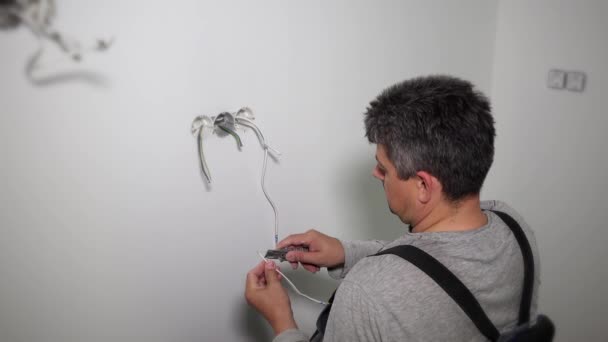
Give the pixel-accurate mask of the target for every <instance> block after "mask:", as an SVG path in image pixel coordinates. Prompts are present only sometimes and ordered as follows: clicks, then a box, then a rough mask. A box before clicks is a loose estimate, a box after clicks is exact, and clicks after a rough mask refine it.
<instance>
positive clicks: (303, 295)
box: [258, 251, 329, 305]
mask: <svg viewBox="0 0 608 342" xmlns="http://www.w3.org/2000/svg"><path fill="white" fill-rule="evenodd" d="M258 255H259V256H260V258H262V259H263V260H264V261H265V262H271V261H268V259H266V258H264V255H262V253H261V252H260V251H258ZM275 271H277V273H278V274H280V275H282V276H283V278H284V279H285V280H287V283H288V284H289V285H291V288H292V289H293V290H294V291H296V293H297V294H299V295H300V296H302V297H304V298H306V299H308V300H311V301H313V302H315V303H317V304H321V305H327V304H329V303H327V302H324V301H322V300H319V299H316V298H312V297H311V296H308V295H306V294H304V293H302V292H301V291H300V290H298V288H297V287H296V286H295V285H294V284H293V283H292V282H291V280H289V278H287V276H285V274H283V272H281V271H279V269H278V268H275Z"/></svg>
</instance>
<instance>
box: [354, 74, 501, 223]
mask: <svg viewBox="0 0 608 342" xmlns="http://www.w3.org/2000/svg"><path fill="white" fill-rule="evenodd" d="M365 129H366V136H367V138H368V139H369V141H370V142H372V143H376V144H378V153H377V158H378V159H381V158H383V155H384V156H385V157H386V160H385V161H384V164H383V163H379V164H383V165H384V167H385V168H386V167H389V166H391V167H394V172H395V173H396V174H395V177H396V179H395V180H393V179H388V178H386V179H385V177H382V178H381V177H380V176H382V175H381V173H382V171H388V170H378V169H376V170H374V175H375V176H376V177H378V178H380V179H382V180H383V182H385V183H386V182H388V181H391V182H392V184H385V191H387V198H388V200H389V206H390V207H391V210H392V211H393V212H394V213H396V214H397V215H399V216H400V217H401V218H402V220H403V219H404V218H403V217H402V215H400V213H401V211H400V209H399V208H396V207H398V206H401V205H405V206H407V205H408V203H395V201H406V202H407V201H410V200H414V198H409V199H408V198H404V197H402V196H403V195H405V194H396V195H395V198H391V197H390V194H389V192H391V191H393V190H392V189H387V185H395V183H397V180H398V181H400V183H399V184H400V185H401V186H406V185H407V184H409V185H412V186H414V185H415V184H414V183H416V182H415V181H416V180H422V181H424V180H425V177H429V178H428V180H429V181H433V182H435V183H437V184H435V187H434V189H435V190H437V189H440V190H441V191H440V192H441V194H442V195H443V197H444V199H445V200H446V201H447V202H450V203H453V204H457V203H458V202H459V201H460V200H462V199H465V198H467V197H470V196H472V195H478V194H479V192H480V191H481V187H482V185H483V182H484V180H485V177H486V175H487V174H488V171H489V169H490V166H491V165H492V161H493V158H494V137H495V135H496V133H495V130H494V119H493V118H492V115H491V112H490V103H489V101H488V99H487V98H486V97H485V96H484V95H483V94H481V93H480V92H478V91H476V90H474V89H473V85H472V84H471V83H469V82H467V81H463V80H461V79H458V78H455V77H449V76H428V77H419V78H414V79H411V80H407V81H404V82H401V83H398V84H396V85H394V86H392V87H389V88H388V89H386V90H384V91H383V92H382V93H381V94H380V95H379V96H378V97H377V98H376V99H375V100H374V101H372V102H371V103H370V106H369V108H368V109H367V112H366V113H365ZM379 161H380V160H379ZM385 164H389V165H388V166H387V165H385ZM377 168H378V167H377ZM386 176H390V175H388V174H387V175H386ZM408 182H410V183H408ZM422 185H431V184H422ZM416 188H417V187H412V188H410V189H409V190H408V189H406V188H404V190H403V191H405V192H411V193H412V196H414V195H413V194H414V192H416V191H414V190H415V189H416ZM410 190H411V191H410ZM427 190H429V189H427ZM416 194H417V195H419V193H418V192H416ZM423 197H424V196H423ZM391 201H393V203H391ZM411 204H413V203H411Z"/></svg>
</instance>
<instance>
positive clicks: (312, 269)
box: [302, 264, 320, 273]
mask: <svg viewBox="0 0 608 342" xmlns="http://www.w3.org/2000/svg"><path fill="white" fill-rule="evenodd" d="M302 267H304V269H305V270H307V271H308V272H312V273H317V272H319V269H320V268H319V267H317V266H315V265H310V264H302Z"/></svg>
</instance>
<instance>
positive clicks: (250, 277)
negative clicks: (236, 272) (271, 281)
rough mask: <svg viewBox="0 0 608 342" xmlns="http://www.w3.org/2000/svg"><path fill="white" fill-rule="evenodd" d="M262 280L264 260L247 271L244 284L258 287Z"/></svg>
mask: <svg viewBox="0 0 608 342" xmlns="http://www.w3.org/2000/svg"><path fill="white" fill-rule="evenodd" d="M263 280H264V261H262V262H260V263H259V264H257V265H256V266H255V267H254V268H252V269H251V270H250V271H249V272H248V273H247V280H246V285H247V287H248V288H255V287H259V286H260V284H261V282H262V281H263Z"/></svg>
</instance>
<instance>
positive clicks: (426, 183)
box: [416, 171, 441, 204]
mask: <svg viewBox="0 0 608 342" xmlns="http://www.w3.org/2000/svg"><path fill="white" fill-rule="evenodd" d="M416 176H418V179H417V180H416V188H417V189H418V201H420V202H421V203H423V204H426V203H428V202H430V201H431V199H433V198H434V197H436V196H438V195H439V194H440V193H441V184H440V183H439V180H438V179H437V178H435V177H434V176H433V175H431V174H430V173H428V172H426V171H418V172H416Z"/></svg>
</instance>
